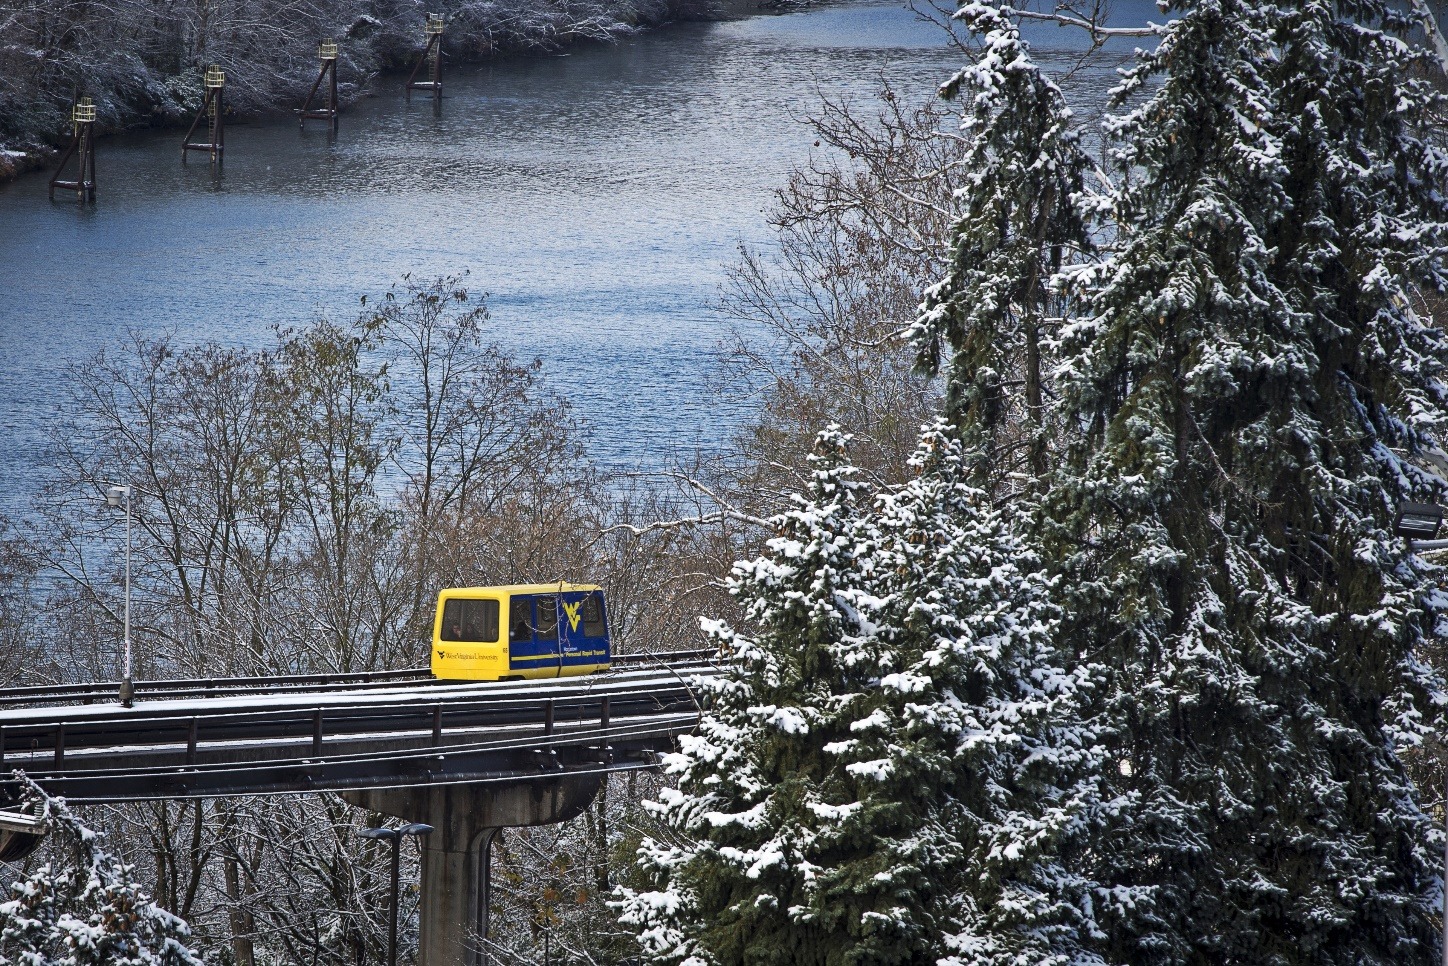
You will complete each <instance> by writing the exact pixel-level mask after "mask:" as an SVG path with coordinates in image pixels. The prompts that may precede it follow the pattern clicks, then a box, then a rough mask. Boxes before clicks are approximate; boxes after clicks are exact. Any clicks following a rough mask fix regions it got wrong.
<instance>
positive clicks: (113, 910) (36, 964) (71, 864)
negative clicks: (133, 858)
mask: <svg viewBox="0 0 1448 966" xmlns="http://www.w3.org/2000/svg"><path fill="white" fill-rule="evenodd" d="M15 774H16V777H17V778H18V779H22V780H24V775H23V774H22V773H19V772H16V773H15ZM27 785H28V793H29V797H30V799H31V801H32V802H33V803H34V804H35V805H38V806H39V815H40V817H41V818H42V820H43V821H44V822H45V824H46V825H47V827H48V828H49V834H50V835H51V836H52V837H54V838H57V839H59V840H61V841H62V842H63V845H64V849H65V851H66V852H67V853H68V857H69V861H68V862H67V863H66V864H65V865H64V866H57V865H55V864H53V863H50V862H46V863H43V864H42V865H40V866H39V867H38V868H37V869H36V870H35V871H34V872H32V873H31V874H30V875H29V876H28V877H27V878H26V879H25V880H24V881H21V882H15V883H13V884H12V885H11V886H10V890H9V891H10V898H9V899H8V900H6V901H4V902H0V966H10V964H12V963H13V964H15V966H203V960H202V959H201V957H200V956H199V955H198V954H197V953H195V952H194V951H193V950H191V949H190V948H189V947H188V946H187V945H186V940H187V939H188V937H189V936H190V933H191V930H190V928H189V927H188V926H187V925H186V923H185V922H183V921H182V920H180V919H178V918H177V917H176V916H173V915H171V914H170V913H169V912H166V911H165V910H164V909H161V908H160V907H158V906H157V905H156V904H155V903H154V902H153V901H152V900H151V898H150V897H149V896H147V895H146V894H145V892H144V891H143V889H142V887H141V885H140V883H139V882H138V881H137V880H136V878H135V876H134V875H133V871H134V870H133V869H132V867H131V866H129V865H126V864H125V863H124V862H122V861H121V860H120V859H118V858H116V857H115V856H113V855H111V854H109V853H108V852H106V851H105V850H104V849H103V848H102V847H101V839H102V836H101V835H100V834H98V833H96V832H94V831H92V830H90V829H88V828H86V827H85V826H84V825H82V824H81V822H80V820H79V819H77V818H76V817H75V815H74V814H73V813H72V812H71V811H70V809H69V808H67V807H66V805H65V803H64V802H63V801H61V800H59V799H54V798H50V797H49V796H47V795H46V794H45V793H44V792H43V791H42V790H41V789H40V788H39V787H38V786H36V785H35V784H34V783H32V782H27Z"/></svg>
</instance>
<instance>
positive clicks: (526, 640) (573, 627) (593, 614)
mask: <svg viewBox="0 0 1448 966" xmlns="http://www.w3.org/2000/svg"><path fill="white" fill-rule="evenodd" d="M609 658H610V654H609V642H608V624H607V619H606V615H605V614H604V606H603V593H602V592H601V591H598V590H593V589H589V590H566V589H565V590H563V591H552V592H549V593H534V594H525V593H514V594H512V595H511V596H510V598H509V602H508V669H509V673H510V675H514V676H518V677H525V678H543V677H549V678H551V677H564V676H566V675H572V674H588V673H589V672H591V671H599V670H603V669H604V668H606V667H608V663H609Z"/></svg>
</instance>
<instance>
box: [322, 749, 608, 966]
mask: <svg viewBox="0 0 1448 966" xmlns="http://www.w3.org/2000/svg"><path fill="white" fill-rule="evenodd" d="M602 779H603V776H602V775H564V776H559V777H557V778H548V779H543V778H539V779H536V780H533V781H523V782H519V783H517V784H510V785H503V784H489V785H428V786H424V787H421V788H377V789H367V790H365V791H353V792H343V793H342V797H343V798H344V799H346V800H347V801H348V802H350V803H351V804H353V805H356V806H358V807H359V808H367V809H372V810H373V811H377V812H382V813H383V814H384V815H393V816H396V817H397V818H402V819H406V820H407V821H409V822H426V823H427V824H428V825H431V826H432V827H433V832H432V833H431V834H429V835H427V836H424V837H423V839H422V910H421V916H422V923H421V925H422V929H421V936H420V937H419V942H418V951H417V962H418V966H486V964H487V957H486V955H485V954H484V953H483V951H482V950H481V949H480V948H479V943H478V941H477V940H478V938H479V937H483V936H486V935H487V934H488V932H487V931H488V904H489V891H490V885H491V878H492V876H491V858H492V845H493V839H494V838H495V837H496V836H497V834H498V830H499V829H502V828H511V827H516V826H523V825H551V824H553V823H555V822H566V821H568V820H569V819H571V818H573V817H575V816H577V815H579V814H581V813H582V812H583V810H584V809H585V808H587V807H588V803H589V802H591V801H593V797H594V795H596V794H597V793H598V789H599V786H600V784H601V783H602Z"/></svg>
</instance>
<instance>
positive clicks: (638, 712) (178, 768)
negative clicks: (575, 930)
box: [0, 652, 718, 966]
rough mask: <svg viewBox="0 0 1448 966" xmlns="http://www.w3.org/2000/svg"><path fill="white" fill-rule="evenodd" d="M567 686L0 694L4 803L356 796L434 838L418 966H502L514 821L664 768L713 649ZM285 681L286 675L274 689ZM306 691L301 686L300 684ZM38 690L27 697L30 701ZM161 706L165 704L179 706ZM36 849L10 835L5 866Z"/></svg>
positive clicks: (558, 812)
mask: <svg viewBox="0 0 1448 966" xmlns="http://www.w3.org/2000/svg"><path fill="white" fill-rule="evenodd" d="M632 663H633V664H634V666H629V667H625V668H623V669H620V670H614V671H611V672H609V673H607V674H600V675H590V676H587V677H582V678H563V679H559V680H553V681H529V682H509V683H462V684H459V683H455V682H436V681H431V680H423V679H420V678H418V677H417V676H415V675H408V674H406V673H403V674H400V675H399V676H398V677H396V678H392V679H385V680H383V681H380V682H379V681H371V682H361V683H358V684H357V685H356V686H355V687H347V686H341V687H339V686H337V684H336V682H334V681H330V680H329V681H326V682H315V681H312V682H309V683H306V684H303V685H301V686H295V687H292V686H288V687H287V688H285V689H281V690H279V691H270V692H269V691H268V690H267V688H266V685H265V683H264V681H265V680H267V679H231V680H223V681H210V682H204V683H197V686H196V687H191V688H188V686H187V685H188V682H166V686H165V687H160V686H159V685H157V684H155V683H152V684H151V685H149V687H148V686H147V685H144V684H143V685H141V686H139V687H138V693H139V694H140V695H141V696H143V697H144V696H145V695H146V694H147V693H148V690H149V693H151V694H154V695H156V696H157V698H158V700H140V701H138V702H137V703H136V705H135V706H134V707H131V708H124V707H121V706H119V705H117V704H113V703H105V704H65V705H60V706H49V707H33V706H31V707H12V708H6V707H5V705H6V704H7V703H8V704H12V705H13V704H31V705H33V704H35V703H36V702H37V701H40V700H43V699H45V698H47V697H49V699H50V701H51V702H54V701H56V700H57V699H60V700H64V698H65V697H70V698H71V699H72V700H87V699H88V698H89V699H91V700H94V695H93V694H90V693H81V692H79V691H76V690H74V689H72V693H71V694H69V695H64V696H62V695H56V694H53V693H52V694H50V695H46V694H45V693H44V690H43V689H33V688H32V689H11V690H10V691H7V692H0V776H5V777H3V778H0V807H4V806H6V805H13V803H15V802H17V801H19V799H20V788H19V785H18V783H17V782H15V781H14V780H11V779H9V778H8V775H9V773H10V772H11V771H12V770H14V769H20V770H23V771H24V772H25V774H26V775H27V777H29V778H30V779H32V780H33V781H35V782H36V783H37V784H38V785H39V786H40V787H41V788H43V789H45V791H46V792H47V793H49V794H52V795H57V796H61V797H64V798H66V799H67V800H68V801H71V802H73V803H82V804H85V803H103V802H124V801H144V800H154V799H176V798H205V797H212V796H220V795H275V794H297V793H307V792H327V791H330V792H339V793H342V794H343V797H344V798H346V800H347V801H349V802H351V803H352V804H354V805H357V806H360V807H365V808H369V809H373V810H375V811H379V812H382V813H384V814H388V815H395V816H397V817H400V818H404V819H407V820H409V821H415V822H425V823H427V824H429V825H431V826H433V828H434V830H435V831H434V832H433V833H432V835H430V836H429V837H428V838H427V840H426V841H425V842H424V844H423V868H422V878H423V909H422V917H423V924H422V937H421V947H420V949H419V963H420V964H422V966H475V964H481V963H485V962H486V954H485V952H484V951H483V950H482V949H480V948H479V944H478V942H477V940H478V937H480V936H486V935H487V910H488V892H489V856H490V850H491V846H492V842H493V839H494V837H495V836H496V835H497V832H498V830H499V829H500V828H504V827H509V826H523V825H544V824H551V823H553V822H561V821H566V820H568V819H570V818H572V817H574V816H575V815H577V814H579V813H580V812H582V811H583V809H584V808H586V807H587V805H588V803H589V802H590V801H592V800H593V797H594V795H595V794H596V793H597V790H598V788H599V786H600V784H601V783H602V781H603V778H604V777H605V775H606V774H607V773H608V772H610V771H618V770H628V769H637V768H647V767H651V766H652V765H653V764H654V762H655V761H656V760H657V756H658V754H659V753H660V752H663V751H666V750H668V749H670V748H671V747H673V744H674V741H675V739H676V738H677V737H678V736H679V735H681V734H685V733H688V732H689V731H692V730H693V728H694V727H695V725H696V724H697V721H698V714H699V704H698V695H697V689H698V685H699V683H700V682H701V681H702V680H703V679H705V678H708V677H711V676H713V675H715V674H717V673H718V672H717V669H716V668H715V667H714V666H713V665H712V664H711V663H710V662H709V661H706V660H703V659H702V658H701V657H700V656H699V655H698V654H697V653H696V652H690V653H687V654H683V653H676V654H669V655H659V658H658V660H654V661H650V662H649V663H648V664H643V663H642V662H638V661H635V662H632ZM272 680H277V681H279V680H281V679H272ZM288 680H293V679H288ZM22 692H23V693H22ZM161 695H164V697H162V696H161ZM33 842H34V839H33V837H31V836H28V835H27V833H25V832H22V831H16V830H13V829H12V830H7V829H5V828H3V827H0V857H6V858H12V859H13V858H15V857H17V856H18V855H23V854H24V853H25V852H26V851H27V848H26V846H27V845H29V846H30V847H32V848H33V844H32V843H33Z"/></svg>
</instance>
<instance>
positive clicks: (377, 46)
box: [0, 0, 797, 183]
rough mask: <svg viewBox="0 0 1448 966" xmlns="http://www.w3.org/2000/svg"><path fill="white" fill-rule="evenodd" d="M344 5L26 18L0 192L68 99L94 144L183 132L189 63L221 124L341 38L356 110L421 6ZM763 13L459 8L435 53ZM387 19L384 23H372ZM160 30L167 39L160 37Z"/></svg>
mask: <svg viewBox="0 0 1448 966" xmlns="http://www.w3.org/2000/svg"><path fill="white" fill-rule="evenodd" d="M795 2H797V0H775V3H774V4H771V5H785V6H791V5H793V3H795ZM355 6H357V7H358V12H357V13H356V15H355V17H354V18H352V19H351V21H350V23H349V24H348V25H346V26H344V27H340V28H339V27H337V26H336V23H335V22H333V23H330V24H321V23H315V22H310V21H305V20H298V19H296V18H295V17H294V18H293V19H292V20H291V21H286V18H285V17H284V16H283V15H282V14H281V13H279V14H278V21H277V22H274V23H269V24H265V25H264V26H257V25H256V24H255V23H251V24H248V25H246V27H245V30H244V31H243V30H242V29H240V28H238V27H236V26H234V25H233V26H232V28H231V29H230V30H227V29H225V27H226V25H224V24H216V23H214V22H213V23H207V22H205V20H204V19H200V18H199V14H198V17H191V18H188V17H187V16H185V15H184V14H182V15H181V16H175V15H174V14H172V13H170V12H168V13H167V15H166V17H165V18H159V17H157V18H152V20H151V22H150V24H149V27H144V26H143V27H138V26H136V24H130V25H129V29H127V28H128V25H124V24H118V23H113V22H102V21H96V22H93V23H92V22H87V21H86V19H85V18H86V17H87V16H88V12H87V11H86V10H85V8H84V7H83V5H81V4H80V3H72V2H62V3H59V4H54V5H49V6H48V7H47V8H46V9H44V10H42V9H41V8H40V7H39V6H37V7H35V8H32V10H31V12H30V13H28V14H22V15H21V16H19V17H17V18H16V22H15V24H14V25H13V29H11V30H9V31H7V34H6V36H5V37H4V38H3V39H0V183H4V182H8V181H11V180H13V179H15V178H17V177H19V176H20V175H22V174H24V173H26V172H28V171H33V170H36V169H38V168H42V167H45V166H47V165H49V164H53V163H54V162H55V160H56V159H57V157H58V156H59V153H60V150H61V148H62V147H63V143H64V138H65V137H66V136H67V135H66V132H67V131H68V113H67V112H68V110H69V107H70V105H71V103H72V102H73V98H74V97H75V94H76V92H80V93H83V94H86V95H88V96H90V97H92V98H93V99H94V101H95V103H96V107H97V114H98V118H99V120H98V124H97V132H98V133H99V134H100V135H102V136H105V135H110V134H116V133H120V132H125V131H134V130H138V129H144V128H176V127H183V126H185V125H187V124H189V123H190V121H191V118H192V116H193V115H194V113H195V110H196V105H197V104H199V103H200V102H201V100H202V94H203V92H202V90H201V66H200V65H203V64H207V63H215V64H218V65H219V66H221V67H222V68H223V69H224V70H225V71H226V73H227V104H228V109H229V113H234V114H235V115H236V116H238V117H241V118H248V117H260V116H264V115H267V114H275V113H284V112H286V111H288V110H289V109H291V108H292V107H294V106H295V105H296V104H297V103H299V102H300V100H301V99H302V98H303V97H304V96H305V95H306V92H307V90H308V89H309V88H310V86H311V83H312V81H313V79H314V78H315V76H316V69H317V68H316V46H315V45H316V39H315V38H318V37H326V36H333V37H338V38H339V44H340V47H341V51H342V54H341V56H340V57H339V59H338V80H339V85H338V87H339V94H340V97H341V100H342V103H343V105H344V106H347V105H350V104H354V103H355V102H357V101H358V100H360V99H362V98H364V97H367V96H368V95H369V94H371V93H372V90H373V86H374V83H375V81H376V80H377V79H378V78H379V77H380V76H384V75H387V74H392V73H396V72H399V71H407V70H410V69H411V66H412V63H413V62H414V61H415V59H416V57H417V54H418V47H419V44H418V41H419V39H420V38H421V36H422V19H423V15H424V14H423V12H422V6H421V5H420V4H418V3H414V2H406V0H403V2H398V3H395V4H393V5H391V8H389V5H387V4H378V3H370V4H368V5H367V9H368V11H369V12H366V13H363V12H360V11H361V6H362V5H361V4H356V5H355ZM762 6H765V4H761V3H758V2H757V0H553V2H552V3H541V4H540V3H538V2H536V0H513V2H512V3H509V2H507V0H505V2H502V3H493V4H489V5H487V7H486V8H485V9H484V8H473V7H469V6H463V7H460V8H457V9H458V10H459V11H460V12H459V13H456V14H455V15H454V16H453V19H452V20H451V22H450V23H449V28H448V32H447V34H446V35H445V45H444V54H445V56H446V57H447V58H448V59H449V61H451V62H452V63H454V64H469V63H478V62H481V61H486V60H489V59H491V58H494V57H498V56H503V55H526V54H527V53H528V52H530V51H547V52H556V51H557V50H559V49H563V48H567V47H571V46H575V45H577V44H580V43H596V42H609V41H614V40H617V39H619V38H621V37H624V36H628V35H630V34H635V33H637V32H639V31H642V30H649V29H653V28H655V27H658V26H661V25H663V24H665V23H669V22H677V21H686V20H722V19H730V18H734V17H738V16H746V15H748V14H750V13H753V12H755V11H757V10H758V9H760V7H762ZM392 8H402V9H392ZM170 9H173V8H169V7H168V11H169V10H170ZM284 9H286V10H290V9H292V8H284ZM389 9H390V10H391V13H390V15H385V16H381V17H379V16H377V15H376V14H375V11H378V10H382V11H383V12H384V14H387V13H388V10H389ZM479 9H481V12H477V11H478V10H479ZM204 11H205V8H204V5H203V7H202V8H201V11H200V12H204ZM67 17H68V18H70V20H69V22H68V23H67V28H68V29H67V32H66V34H65V37H67V38H69V39H67V40H64V41H61V42H50V43H51V46H50V47H48V48H47V47H46V43H43V42H42V41H43V40H45V39H46V38H48V37H50V36H52V35H54V33H55V27H56V23H57V22H58V21H60V20H62V19H65V18H67ZM27 18H28V19H27ZM166 31H170V34H168V35H165V36H162V34H164V33H165V32H166ZM107 33H114V34H118V35H124V37H123V39H121V40H117V42H115V43H110V44H107V43H104V42H103V40H102V39H103V37H104V36H105V35H106V34H107ZM183 65H184V66H183Z"/></svg>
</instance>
